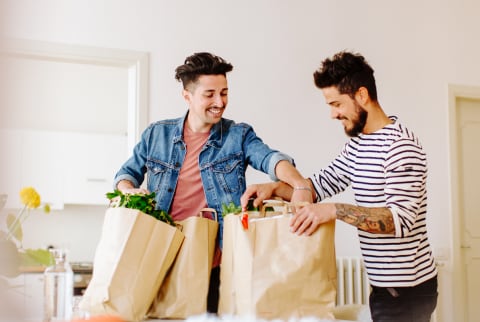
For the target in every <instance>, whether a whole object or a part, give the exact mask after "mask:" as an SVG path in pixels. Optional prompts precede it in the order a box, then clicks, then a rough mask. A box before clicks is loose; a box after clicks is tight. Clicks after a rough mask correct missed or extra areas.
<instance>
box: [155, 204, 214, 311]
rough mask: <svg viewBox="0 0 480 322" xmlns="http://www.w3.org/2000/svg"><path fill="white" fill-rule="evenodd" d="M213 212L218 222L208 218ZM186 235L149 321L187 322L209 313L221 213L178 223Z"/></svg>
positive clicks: (191, 218) (201, 214) (209, 210)
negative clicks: (173, 321) (179, 321)
mask: <svg viewBox="0 0 480 322" xmlns="http://www.w3.org/2000/svg"><path fill="white" fill-rule="evenodd" d="M205 212H210V213H212V214H213V215H214V220H212V219H208V218H204V217H203V213H205ZM177 225H179V226H180V227H181V229H182V232H183V233H184V235H185V240H184V241H183V244H182V247H181V249H180V252H179V253H178V256H177V258H176V259H175V262H174V264H173V266H172V269H171V270H170V272H169V273H168V275H167V277H166V278H165V281H164V282H163V284H162V286H161V287H160V290H159V292H158V295H157V296H156V298H155V300H154V302H153V304H152V307H151V308H150V311H149V314H148V315H149V317H153V318H169V319H185V318H187V317H189V316H193V315H198V314H202V313H205V312H206V311H207V295H208V287H209V282H210V272H211V270H212V261H213V255H214V252H215V244H216V239H217V232H218V222H217V212H216V211H215V209H213V208H205V209H202V211H201V212H200V214H199V216H194V217H190V218H187V219H185V220H182V221H178V222H177Z"/></svg>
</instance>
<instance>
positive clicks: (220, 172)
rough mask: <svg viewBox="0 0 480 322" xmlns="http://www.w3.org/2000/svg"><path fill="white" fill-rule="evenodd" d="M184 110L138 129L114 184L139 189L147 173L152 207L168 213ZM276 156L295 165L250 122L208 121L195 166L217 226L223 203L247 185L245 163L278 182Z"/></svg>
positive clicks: (236, 198)
mask: <svg viewBox="0 0 480 322" xmlns="http://www.w3.org/2000/svg"><path fill="white" fill-rule="evenodd" d="M187 114H188V113H187ZM187 114H186V115H185V116H183V117H181V118H177V119H171V120H164V121H158V122H155V123H152V124H151V125H150V126H149V127H148V128H147V129H146V130H145V131H144V132H143V134H142V138H141V141H140V142H139V143H138V144H137V145H136V146H135V148H134V151H133V155H132V157H130V159H128V160H127V161H126V162H125V163H124V164H123V166H122V167H121V168H120V170H119V171H118V172H117V174H116V176H115V180H114V187H116V185H117V183H118V182H119V181H120V180H129V181H131V182H132V183H133V184H134V185H135V186H136V187H139V186H140V185H141V184H142V182H143V180H144V175H145V172H146V173H147V189H148V190H149V191H151V192H155V193H156V201H157V208H158V209H162V210H165V211H167V212H170V207H171V204H172V200H173V196H174V193H175V187H176V185H177V181H178V175H179V173H180V168H181V167H182V164H183V161H184V159H185V153H186V145H185V143H184V141H183V125H184V122H185V120H186V116H187ZM281 160H288V161H289V162H290V163H292V164H294V162H293V159H292V158H291V157H289V156H288V155H286V154H283V153H281V152H279V151H276V150H272V149H271V148H269V147H268V145H266V144H265V143H264V142H263V141H262V140H261V139H260V138H259V137H258V136H257V135H256V134H255V131H254V130H253V128H252V127H251V126H250V125H248V124H245V123H235V122H234V121H232V120H228V119H223V118H222V120H221V121H220V122H218V123H216V124H215V125H213V127H212V129H211V130H210V135H209V137H208V140H207V142H206V144H205V146H204V147H203V149H202V151H201V152H200V155H199V167H200V176H201V178H202V183H203V188H204V192H205V197H206V200H207V204H208V207H210V208H214V209H215V210H216V211H217V214H218V219H219V222H220V225H221V226H220V228H222V227H223V219H222V218H223V217H222V204H229V203H230V202H233V203H234V204H235V205H240V197H241V196H242V194H243V192H244V191H245V189H246V182H245V172H246V170H247V166H248V165H250V166H252V167H253V168H254V169H257V170H259V171H262V172H264V173H267V174H269V176H270V178H271V179H272V180H278V179H277V177H276V175H275V166H276V164H277V163H278V162H279V161H281ZM220 231H222V230H221V229H220Z"/></svg>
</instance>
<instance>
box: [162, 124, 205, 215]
mask: <svg viewBox="0 0 480 322" xmlns="http://www.w3.org/2000/svg"><path fill="white" fill-rule="evenodd" d="M209 134H210V133H195V132H193V131H192V130H190V128H189V127H188V126H187V125H185V127H184V130H183V137H184V140H185V144H186V145H187V153H186V155H185V161H184V162H183V166H182V168H181V169H180V175H179V177H178V182H177V187H176V189H175V195H174V196H173V202H172V207H171V208H170V209H171V210H170V212H171V215H172V218H173V220H175V221H178V220H183V219H186V218H188V217H191V216H196V215H197V214H198V213H199V212H200V209H202V208H206V207H207V200H206V198H205V193H204V191H203V185H202V178H201V177H200V169H199V167H198V156H199V155H200V151H202V148H203V146H204V145H205V142H207V139H208V135H209Z"/></svg>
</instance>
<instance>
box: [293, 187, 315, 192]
mask: <svg viewBox="0 0 480 322" xmlns="http://www.w3.org/2000/svg"><path fill="white" fill-rule="evenodd" d="M293 190H294V191H295V190H308V191H310V192H312V189H310V187H294V188H293Z"/></svg>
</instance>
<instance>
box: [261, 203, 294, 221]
mask: <svg viewBox="0 0 480 322" xmlns="http://www.w3.org/2000/svg"><path fill="white" fill-rule="evenodd" d="M269 207H270V208H274V209H275V207H282V211H275V210H274V211H267V208H269ZM288 212H289V207H288V203H287V202H285V201H283V200H265V201H264V202H263V204H262V205H261V207H260V216H261V217H266V216H267V213H268V216H275V215H286V214H288Z"/></svg>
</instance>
